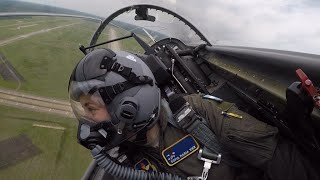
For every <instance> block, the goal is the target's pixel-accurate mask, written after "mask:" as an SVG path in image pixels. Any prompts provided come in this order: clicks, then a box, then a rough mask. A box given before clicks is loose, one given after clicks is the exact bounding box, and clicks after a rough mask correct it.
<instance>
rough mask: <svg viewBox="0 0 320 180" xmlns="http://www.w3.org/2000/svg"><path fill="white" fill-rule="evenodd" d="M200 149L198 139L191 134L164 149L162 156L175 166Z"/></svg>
mask: <svg viewBox="0 0 320 180" xmlns="http://www.w3.org/2000/svg"><path fill="white" fill-rule="evenodd" d="M198 149H199V144H198V143H197V141H196V140H195V139H194V138H193V137H192V136H191V135H190V134H189V135H187V136H184V137H183V138H181V139H180V140H179V141H177V142H175V143H174V144H172V145H170V146H169V147H167V148H166V149H164V150H163V151H162V157H163V158H164V159H165V161H166V163H167V164H168V165H169V166H173V165H175V164H177V163H179V162H180V161H182V160H183V159H185V158H186V157H188V156H190V155H191V154H193V153H194V152H196V151H197V150H198Z"/></svg>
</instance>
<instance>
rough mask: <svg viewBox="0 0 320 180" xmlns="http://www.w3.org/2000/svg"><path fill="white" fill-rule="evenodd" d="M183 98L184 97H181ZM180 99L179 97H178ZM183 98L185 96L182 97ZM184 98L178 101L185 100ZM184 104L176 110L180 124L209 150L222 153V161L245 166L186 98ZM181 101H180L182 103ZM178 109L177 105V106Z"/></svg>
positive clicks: (176, 117) (175, 116)
mask: <svg viewBox="0 0 320 180" xmlns="http://www.w3.org/2000/svg"><path fill="white" fill-rule="evenodd" d="M181 98H182V97H181ZM178 99H179V98H178ZM182 99H183V98H182ZM182 99H180V100H178V101H183V100H184V99H183V100H182ZM184 102H185V103H184V105H182V107H180V108H178V109H179V110H176V111H175V112H174V120H175V121H176V122H177V123H178V125H179V126H180V127H181V128H182V129H183V130H185V131H186V132H188V133H190V134H191V135H192V136H193V137H194V138H195V139H197V140H198V141H199V142H200V143H201V144H202V145H203V146H205V147H206V148H207V149H208V151H209V152H211V153H214V154H222V161H223V162H225V163H226V164H228V165H230V166H233V167H243V166H244V165H243V164H242V163H240V162H238V161H236V160H234V158H232V157H231V156H230V154H229V153H228V152H227V151H226V150H225V149H224V148H223V147H222V146H221V144H220V142H219V140H218V138H217V136H216V135H215V134H214V133H213V132H212V130H211V129H210V128H209V127H208V125H207V121H206V120H205V119H204V118H202V117H201V116H199V115H198V114H197V113H196V112H195V111H194V110H193V109H192V108H191V106H190V105H189V103H187V102H186V101H185V100H184ZM180 103H181V102H179V104H180ZM175 109H177V107H175Z"/></svg>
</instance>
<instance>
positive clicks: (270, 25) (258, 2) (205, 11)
mask: <svg viewBox="0 0 320 180" xmlns="http://www.w3.org/2000/svg"><path fill="white" fill-rule="evenodd" d="M28 1H32V2H38V3H43V4H49V5H56V6H60V7H65V8H70V9H76V10H80V11H84V12H89V13H94V14H97V15H101V16H104V17H106V16H108V15H110V14H111V13H112V12H114V11H116V10H117V9H120V8H122V7H125V6H128V5H132V4H138V3H146V4H155V5H160V6H164V7H166V8H169V9H171V10H173V11H175V12H177V13H178V14H180V15H182V16H183V17H185V18H186V19H188V20H190V21H191V22H192V23H193V24H194V25H195V26H196V27H198V28H199V29H200V30H201V31H202V32H204V34H205V36H206V37H207V38H208V39H210V41H211V42H213V43H217V44H222V45H237V46H238V45H239V46H253V47H262V48H271V49H283V50H291V51H300V52H307V53H315V54H320V48H319V47H320V23H318V22H319V18H320V2H318V1H316V0H295V1H292V0H267V1H266V0H255V1H252V0H201V1H194V0H149V1H145V0H117V1H114V0H113V1H111V0H90V1H87V0H28Z"/></svg>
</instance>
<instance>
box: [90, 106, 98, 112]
mask: <svg viewBox="0 0 320 180" xmlns="http://www.w3.org/2000/svg"><path fill="white" fill-rule="evenodd" d="M97 110H98V109H97V108H93V107H89V108H88V111H89V112H90V113H95V112H96V111H97Z"/></svg>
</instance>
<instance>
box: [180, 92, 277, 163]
mask: <svg viewBox="0 0 320 180" xmlns="http://www.w3.org/2000/svg"><path fill="white" fill-rule="evenodd" d="M185 99H186V100H187V101H188V102H189V103H190V105H191V106H192V107H193V108H194V110H195V111H196V112H197V113H199V114H200V115H201V116H203V117H204V118H205V119H207V121H208V124H209V126H210V128H211V129H212V130H213V131H214V133H215V134H216V135H217V136H218V138H219V140H220V142H221V143H222V145H223V146H224V147H226V148H227V150H228V151H229V152H230V153H231V154H233V155H234V156H235V157H237V158H239V159H240V160H242V161H244V162H246V163H248V164H249V165H252V166H254V167H258V168H261V169H263V167H265V166H266V164H267V162H269V161H270V160H271V159H272V157H273V154H274V151H275V148H276V146H277V141H278V129H277V128H276V127H273V126H270V125H268V124H266V123H264V122H261V121H259V120H257V119H255V118H254V117H252V116H251V115H249V114H247V113H245V112H242V111H240V110H238V108H237V107H236V106H235V105H234V104H230V105H229V106H228V105H226V104H221V105H219V104H217V103H216V102H214V101H212V100H206V99H202V97H201V96H199V95H198V94H194V95H189V96H186V97H185ZM218 106H219V107H218ZM220 107H221V108H220ZM222 111H227V112H232V113H235V114H238V115H241V116H242V119H239V118H233V117H225V116H223V115H221V112H222Z"/></svg>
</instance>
